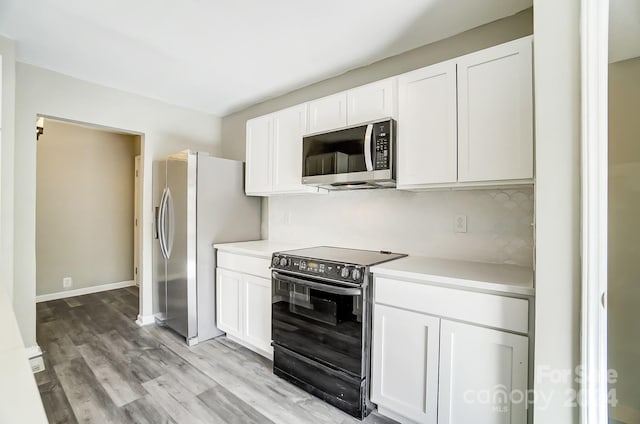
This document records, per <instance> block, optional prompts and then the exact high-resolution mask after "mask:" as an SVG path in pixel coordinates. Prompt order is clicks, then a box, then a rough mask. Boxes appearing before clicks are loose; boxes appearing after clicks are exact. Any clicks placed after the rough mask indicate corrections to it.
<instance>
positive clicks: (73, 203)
mask: <svg viewBox="0 0 640 424" xmlns="http://www.w3.org/2000/svg"><path fill="white" fill-rule="evenodd" d="M38 122H39V125H38V127H39V128H38V130H37V131H38V133H39V134H38V141H37V168H36V302H43V301H49V300H55V299H64V298H69V297H72V296H78V295H84V294H89V293H95V292H100V291H104V290H111V289H116V288H122V287H126V286H132V285H135V284H136V282H139V281H140V279H139V278H140V274H141V273H140V272H139V270H140V266H139V261H140V259H139V258H140V244H141V243H140V238H141V237H139V233H140V225H139V223H140V209H141V208H140V206H139V205H140V203H141V199H140V197H141V189H140V185H139V181H140V170H139V169H136V163H138V165H139V163H140V160H139V158H140V154H141V137H140V135H137V134H130V133H126V132H122V131H117V130H111V129H105V128H103V127H98V126H95V125H90V124H82V123H73V122H68V121H64V120H59V119H52V118H40V119H39V120H38ZM136 158H138V160H136ZM136 214H137V215H136ZM132 318H133V319H135V318H136V317H135V316H134V317H132Z"/></svg>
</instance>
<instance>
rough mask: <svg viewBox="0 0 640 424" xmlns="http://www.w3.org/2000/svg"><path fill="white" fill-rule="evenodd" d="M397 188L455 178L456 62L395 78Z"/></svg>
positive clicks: (456, 129) (448, 180)
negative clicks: (396, 85) (396, 100)
mask: <svg viewBox="0 0 640 424" xmlns="http://www.w3.org/2000/svg"><path fill="white" fill-rule="evenodd" d="M398 91H399V93H398V96H399V105H398V145H397V149H398V150H397V151H398V170H397V177H398V188H412V187H419V186H421V185H424V184H439V183H455V182H456V179H457V167H458V163H457V161H458V158H457V142H458V139H457V131H458V127H457V122H456V120H457V111H456V63H455V62H454V61H451V62H445V63H440V64H437V65H432V66H428V67H426V68H422V69H418V70H416V71H413V72H409V73H406V74H403V75H401V76H400V77H399V79H398Z"/></svg>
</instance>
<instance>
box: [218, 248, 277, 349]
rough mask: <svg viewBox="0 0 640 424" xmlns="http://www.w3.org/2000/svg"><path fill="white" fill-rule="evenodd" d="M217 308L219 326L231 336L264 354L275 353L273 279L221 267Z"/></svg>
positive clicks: (219, 269)
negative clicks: (272, 328) (272, 337)
mask: <svg viewBox="0 0 640 424" xmlns="http://www.w3.org/2000/svg"><path fill="white" fill-rule="evenodd" d="M233 256H234V257H236V255H233ZM237 258H240V259H242V258H243V257H242V256H237ZM266 263H267V264H268V260H266ZM267 270H268V267H267ZM216 311H217V313H216V319H217V327H218V328H219V329H220V330H222V331H225V332H226V333H227V336H230V337H232V338H234V339H235V340H236V341H238V342H240V343H242V344H243V345H245V346H246V347H248V348H250V349H252V350H254V351H256V352H258V353H260V354H262V355H264V356H267V357H270V356H271V355H273V351H272V348H271V280H270V279H268V278H263V277H258V276H255V275H250V274H245V273H242V272H236V271H231V270H228V269H223V268H220V267H218V268H217V271H216Z"/></svg>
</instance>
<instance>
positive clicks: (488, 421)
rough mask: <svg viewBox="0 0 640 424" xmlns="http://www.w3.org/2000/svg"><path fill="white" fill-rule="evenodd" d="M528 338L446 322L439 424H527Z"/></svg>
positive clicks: (442, 338) (442, 331)
mask: <svg viewBox="0 0 640 424" xmlns="http://www.w3.org/2000/svg"><path fill="white" fill-rule="evenodd" d="M528 347H529V344H528V339H527V337H525V336H519V335H516V334H512V333H507V332H504V331H497V330H491V329H487V328H482V327H477V326H475V325H469V324H462V323H459V322H453V321H447V320H442V322H441V327H440V389H439V400H438V406H439V408H438V424H466V423H477V424H499V423H500V424H503V423H504V424H509V423H512V424H525V423H526V422H527V410H526V396H527V370H528V361H527V356H528Z"/></svg>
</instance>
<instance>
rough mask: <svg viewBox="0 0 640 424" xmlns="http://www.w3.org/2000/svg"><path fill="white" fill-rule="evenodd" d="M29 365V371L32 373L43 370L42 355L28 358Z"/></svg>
mask: <svg viewBox="0 0 640 424" xmlns="http://www.w3.org/2000/svg"><path fill="white" fill-rule="evenodd" d="M29 365H31V372H33V373H34V374H36V373H39V372H42V371H44V361H43V360H42V356H37V357H35V358H31V359H29Z"/></svg>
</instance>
